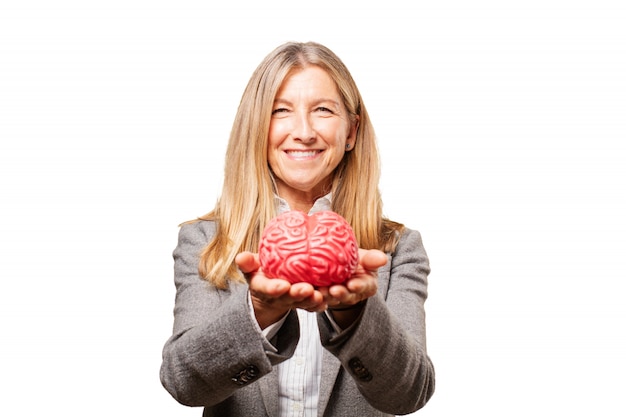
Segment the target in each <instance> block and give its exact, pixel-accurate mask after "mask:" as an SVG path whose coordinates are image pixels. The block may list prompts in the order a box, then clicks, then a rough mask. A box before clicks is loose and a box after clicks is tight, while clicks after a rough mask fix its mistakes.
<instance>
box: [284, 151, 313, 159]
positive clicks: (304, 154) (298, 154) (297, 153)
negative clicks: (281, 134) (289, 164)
mask: <svg viewBox="0 0 626 417" xmlns="http://www.w3.org/2000/svg"><path fill="white" fill-rule="evenodd" d="M287 153H288V154H289V155H291V156H294V157H296V158H307V157H309V156H315V155H316V154H317V151H289V152H287Z"/></svg>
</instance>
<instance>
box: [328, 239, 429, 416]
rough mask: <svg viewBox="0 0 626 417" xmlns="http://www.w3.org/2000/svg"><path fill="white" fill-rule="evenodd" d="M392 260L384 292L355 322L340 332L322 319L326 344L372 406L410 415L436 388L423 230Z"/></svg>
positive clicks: (382, 281)
mask: <svg viewBox="0 0 626 417" xmlns="http://www.w3.org/2000/svg"><path fill="white" fill-rule="evenodd" d="M388 257H389V261H388V263H387V265H386V266H385V267H383V268H381V269H380V270H379V278H378V279H379V291H378V293H377V294H376V295H375V296H374V297H371V298H369V299H368V301H367V303H366V304H365V307H364V308H363V311H362V314H361V316H360V318H359V319H358V320H357V322H356V323H355V324H353V325H352V326H351V327H350V328H348V329H345V330H344V331H343V332H341V333H339V334H337V333H335V332H333V328H332V326H331V324H330V322H329V320H328V318H327V317H325V315H323V314H322V315H319V316H318V317H319V318H318V323H319V327H320V335H321V340H322V344H323V345H324V347H325V348H326V349H327V350H329V351H330V352H331V353H332V354H333V355H335V356H336V357H337V358H338V359H339V360H340V361H341V363H342V366H343V368H344V369H345V370H346V371H347V372H348V373H349V374H350V375H351V376H352V378H353V380H354V382H355V383H356V385H357V388H358V390H359V391H360V392H361V394H362V395H363V396H364V398H365V399H366V400H367V401H368V402H369V403H370V405H372V407H374V408H376V409H378V410H380V411H383V412H386V413H389V414H408V413H411V412H414V411H416V410H418V409H420V408H422V407H423V406H424V405H425V404H426V402H427V401H428V400H429V399H430V397H431V396H432V394H433V392H434V388H435V373H434V367H433V364H432V362H431V360H430V358H429V357H428V354H427V351H426V332H425V312H424V302H425V301H426V298H427V285H428V284H427V277H428V274H429V273H430V266H429V261H428V256H427V255H426V251H425V250H424V246H423V245H422V239H421V236H420V234H419V232H417V231H414V230H410V229H406V230H405V232H404V233H403V235H402V236H401V238H400V242H399V244H398V246H397V248H396V251H395V252H394V253H393V254H389V255H388Z"/></svg>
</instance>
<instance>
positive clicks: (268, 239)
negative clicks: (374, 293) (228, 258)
mask: <svg viewBox="0 0 626 417" xmlns="http://www.w3.org/2000/svg"><path fill="white" fill-rule="evenodd" d="M358 256H359V252H358V245H357V242H356V238H355V236H354V232H353V231H352V228H351V227H350V225H349V224H348V222H347V221H346V220H345V219H344V218H343V217H341V216H340V215H338V214H337V213H335V212H332V211H320V212H317V213H314V214H312V215H310V216H309V215H307V214H306V213H303V212H301V211H297V210H294V211H289V212H286V213H284V214H281V215H280V216H278V217H275V218H274V219H272V221H271V222H270V223H269V224H268V225H267V227H266V228H265V230H264V231H263V235H262V236H261V243H260V245H259V259H260V262H261V267H262V268H263V272H264V273H265V275H266V276H268V277H270V278H282V279H285V280H287V281H289V282H291V283H296V282H309V283H311V284H313V285H314V286H316V287H326V286H330V285H334V284H341V283H343V282H345V281H346V280H347V279H348V278H350V276H351V275H352V273H353V272H354V270H355V268H356V265H357V262H358Z"/></svg>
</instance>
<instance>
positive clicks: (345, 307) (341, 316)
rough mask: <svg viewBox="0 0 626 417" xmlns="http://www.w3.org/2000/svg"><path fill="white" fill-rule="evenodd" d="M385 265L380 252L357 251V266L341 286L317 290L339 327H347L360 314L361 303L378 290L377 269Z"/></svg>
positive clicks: (382, 254)
mask: <svg viewBox="0 0 626 417" xmlns="http://www.w3.org/2000/svg"><path fill="white" fill-rule="evenodd" d="M386 263H387V255H385V254H384V253H383V252H382V251H379V250H376V249H371V250H366V249H359V264H358V265H357V268H356V270H355V271H354V273H353V274H352V276H351V277H350V278H349V279H348V280H347V281H346V282H345V283H344V284H342V285H332V286H330V287H325V288H319V291H320V292H321V293H322V295H323V297H324V300H325V301H326V303H327V305H328V309H329V310H330V311H331V313H332V315H333V318H334V319H335V321H336V322H337V324H339V326H340V327H342V328H346V327H348V326H349V325H350V324H351V323H352V322H354V320H356V318H357V317H358V316H359V314H360V313H361V304H362V303H361V302H362V301H365V300H367V299H368V298H370V297H371V296H373V295H374V294H376V291H377V290H378V268H380V267H382V266H384V265H385V264H386Z"/></svg>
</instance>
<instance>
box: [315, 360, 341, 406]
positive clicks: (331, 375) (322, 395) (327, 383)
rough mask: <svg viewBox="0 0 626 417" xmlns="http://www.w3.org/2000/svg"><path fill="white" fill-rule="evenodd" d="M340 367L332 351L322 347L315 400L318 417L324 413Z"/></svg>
mask: <svg viewBox="0 0 626 417" xmlns="http://www.w3.org/2000/svg"><path fill="white" fill-rule="evenodd" d="M339 369H341V362H339V359H337V358H336V357H335V356H333V354H332V353H330V352H328V351H327V350H326V349H324V353H323V354H322V378H321V381H320V392H319V399H318V402H317V415H318V416H319V417H321V416H323V415H324V412H325V411H326V407H327V406H328V401H330V395H331V394H332V393H333V389H334V388H335V382H336V381H337V375H338V374H339Z"/></svg>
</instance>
